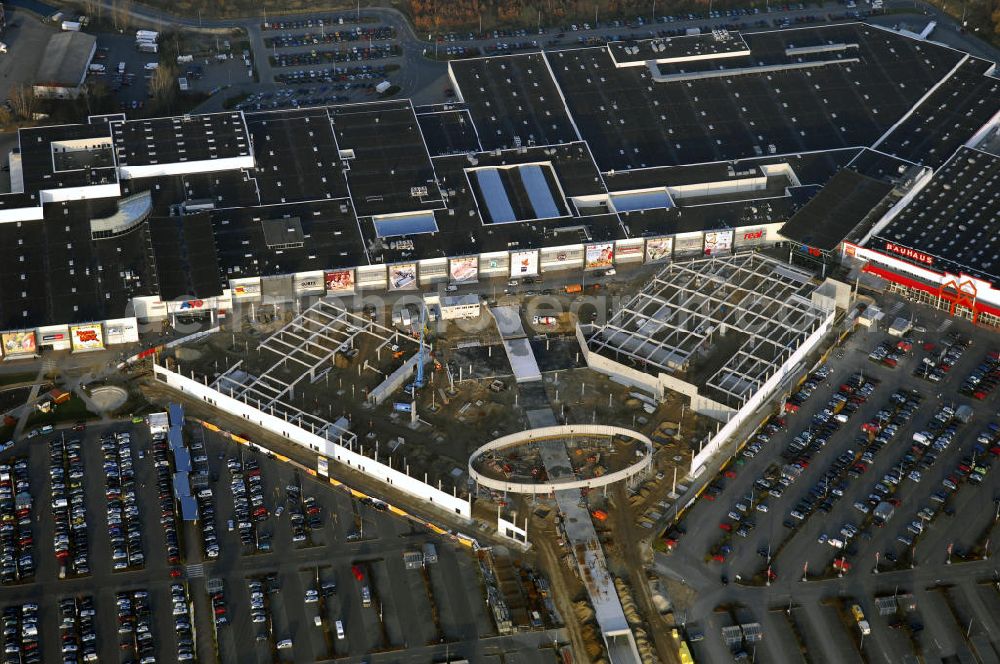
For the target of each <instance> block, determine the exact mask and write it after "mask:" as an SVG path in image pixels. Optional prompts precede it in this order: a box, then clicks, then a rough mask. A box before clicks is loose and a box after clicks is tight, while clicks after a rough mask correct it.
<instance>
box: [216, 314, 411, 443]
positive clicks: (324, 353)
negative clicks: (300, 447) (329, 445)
mask: <svg viewBox="0 0 1000 664" xmlns="http://www.w3.org/2000/svg"><path fill="white" fill-rule="evenodd" d="M361 334H369V335H371V336H373V337H375V338H376V339H379V340H381V343H380V344H379V348H380V349H381V348H383V347H385V346H388V345H390V344H392V343H396V344H399V345H400V346H404V345H405V346H407V347H408V348H407V351H410V350H412V352H417V350H418V344H417V342H415V341H414V340H413V339H411V338H410V337H408V336H406V335H403V334H400V333H398V332H396V331H395V330H393V329H391V328H388V327H385V326H384V325H380V324H378V323H376V322H374V321H371V320H369V319H367V318H364V317H362V316H359V315H357V314H354V313H351V312H350V311H347V310H346V309H344V308H343V307H340V306H338V305H336V304H334V303H332V302H330V301H327V300H322V299H321V300H318V301H317V302H316V303H315V304H314V305H312V306H311V307H309V308H308V309H306V310H305V311H303V312H302V313H300V314H299V315H298V316H296V317H295V318H294V319H292V321H291V322H289V323H288V324H287V325H285V326H284V327H282V328H281V329H279V330H278V331H276V332H275V333H274V334H272V335H271V336H269V337H267V338H266V339H264V340H263V341H261V343H260V346H259V347H258V349H257V350H258V353H262V352H265V351H266V352H268V353H271V354H274V355H275V356H276V359H275V361H274V362H273V363H272V364H270V365H269V366H268V367H267V368H266V369H265V370H264V371H262V372H260V373H250V372H247V371H246V370H245V369H243V368H241V367H242V364H243V361H242V360H241V361H240V362H238V363H237V364H235V365H233V366H232V367H230V368H229V369H227V370H226V371H225V372H223V373H222V374H221V375H220V376H219V377H218V378H217V379H216V380H215V382H214V383H213V385H212V387H213V388H214V389H216V390H218V391H220V392H223V393H224V394H227V395H229V396H231V397H233V398H234V399H239V400H240V401H243V402H244V403H246V404H248V405H253V406H254V407H256V408H257V409H258V410H261V411H263V412H270V414H272V415H277V416H280V417H284V419H285V420H287V421H289V422H292V423H294V424H297V425H298V426H300V427H302V428H304V429H308V430H310V431H312V432H313V433H316V434H318V435H323V436H325V437H326V438H327V439H328V440H334V439H338V440H339V441H341V442H342V444H348V445H351V444H353V443H354V439H355V436H354V434H353V433H351V432H350V431H348V430H346V429H344V428H342V427H339V426H337V425H336V424H334V423H332V422H330V421H328V420H326V419H324V418H322V417H319V416H317V415H314V414H312V413H307V412H305V411H303V410H302V409H301V408H299V407H298V406H295V405H293V404H291V403H289V400H292V399H294V398H295V397H294V395H295V387H296V385H298V384H299V383H300V382H301V381H302V380H303V379H305V378H308V379H309V381H310V383H312V382H315V381H316V380H317V379H318V378H321V377H322V375H323V373H324V372H325V371H326V370H328V369H325V368H324V365H325V366H326V367H331V366H332V364H333V359H334V356H335V355H336V354H337V352H338V351H339V350H341V349H342V348H344V347H348V348H351V347H353V346H354V339H355V338H356V337H357V336H358V335H361ZM289 362H292V363H293V365H296V366H298V367H300V368H301V369H302V371H301V373H300V374H298V375H297V376H296V377H295V378H294V379H292V380H291V381H288V380H286V379H284V378H282V377H281V376H280V375H279V374H278V370H279V369H286V368H287V367H288V363H289Z"/></svg>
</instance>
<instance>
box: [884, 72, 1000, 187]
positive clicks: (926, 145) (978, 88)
mask: <svg viewBox="0 0 1000 664" xmlns="http://www.w3.org/2000/svg"><path fill="white" fill-rule="evenodd" d="M997 112H1000V80H997V79H996V78H993V77H990V76H985V75H984V74H983V61H982V60H979V59H977V58H970V59H969V60H967V61H966V62H964V63H962V65H961V66H960V67H958V69H956V70H955V73H954V74H952V75H951V76H950V77H949V78H947V79H946V80H945V81H944V82H943V83H942V84H941V86H940V87H938V89H937V90H935V91H934V92H933V93H931V95H930V96H929V97H927V99H925V100H924V101H923V103H921V104H920V105H919V106H917V107H916V108H915V109H914V110H913V113H912V114H911V115H910V116H909V117H908V118H906V119H905V120H904V121H903V122H902V123H900V125H899V126H898V127H896V128H895V129H894V130H893V131H892V133H890V134H889V135H888V136H886V138H885V140H884V141H882V142H881V143H880V144H879V145H878V146H877V147H878V149H879V150H881V151H882V152H886V153H888V154H891V155H895V156H897V157H901V158H903V159H906V160H908V161H915V162H918V163H921V164H925V165H927V166H930V167H931V168H937V167H938V166H940V165H941V164H943V163H944V162H945V161H947V160H948V159H949V158H950V157H951V155H953V154H954V153H955V150H956V149H958V148H959V147H960V146H961V145H963V144H964V143H965V142H966V141H968V140H969V139H970V138H971V137H972V135H973V134H975V133H976V131H977V130H979V128H980V127H982V126H983V125H985V124H986V123H987V122H989V120H990V118H992V117H993V116H994V115H996V114H997Z"/></svg>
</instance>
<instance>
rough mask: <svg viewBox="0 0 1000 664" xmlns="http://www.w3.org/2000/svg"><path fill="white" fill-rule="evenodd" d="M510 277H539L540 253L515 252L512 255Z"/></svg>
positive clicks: (533, 251)
mask: <svg viewBox="0 0 1000 664" xmlns="http://www.w3.org/2000/svg"><path fill="white" fill-rule="evenodd" d="M510 276H511V277H512V278H514V279H516V278H517V277H537V276H538V252H537V251H535V250H532V251H513V252H511V254H510Z"/></svg>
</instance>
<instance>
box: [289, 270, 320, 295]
mask: <svg viewBox="0 0 1000 664" xmlns="http://www.w3.org/2000/svg"><path fill="white" fill-rule="evenodd" d="M292 285H293V287H294V288H295V293H296V295H311V294H318V293H322V292H323V289H324V288H325V283H324V280H323V273H322V272H307V273H303V274H296V275H295V277H293V278H292Z"/></svg>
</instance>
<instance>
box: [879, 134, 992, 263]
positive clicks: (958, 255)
mask: <svg viewBox="0 0 1000 664" xmlns="http://www.w3.org/2000/svg"><path fill="white" fill-rule="evenodd" d="M887 242H889V243H894V244H899V245H903V246H905V247H909V248H911V249H916V250H918V251H920V252H922V253H924V254H927V255H928V256H930V257H931V258H932V263H931V265H929V266H928V265H927V263H925V262H924V263H917V264H919V265H921V266H924V267H930V268H932V269H934V270H939V271H945V270H947V271H950V272H952V273H956V272H962V273H965V274H969V275H972V276H974V277H980V278H983V279H987V280H992V281H993V282H994V283H996V282H997V281H1000V157H998V156H997V155H995V154H991V153H988V152H983V151H980V150H975V149H972V148H961V149H959V150H958V151H957V152H956V153H955V155H954V156H953V157H952V158H951V159H949V160H948V161H947V162H946V163H945V164H944V165H943V166H942V167H941V168H940V169H939V170H938V171H937V172H936V173H935V174H934V176H933V178H931V181H930V182H929V183H928V184H927V185H926V186H925V187H924V188H923V189H922V190H921V191H920V192H919V193H918V194H917V195H916V197H914V199H913V200H912V201H911V202H910V204H909V205H907V206H906V208H904V209H903V211H902V212H901V213H900V214H899V215H897V216H896V217H895V218H894V219H893V220H892V221H891V222H889V225H888V226H886V227H885V228H883V229H882V230H881V231H880V232H879V234H878V236H877V237H875V238H874V239H873V240H872V242H871V243H870V244H869V246H871V247H872V248H873V249H883V248H884V247H885V243H887ZM893 256H894V257H897V258H902V259H903V260H908V259H907V257H906V255H905V254H904V255H898V252H893Z"/></svg>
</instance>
